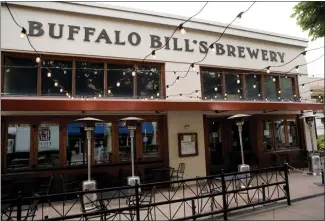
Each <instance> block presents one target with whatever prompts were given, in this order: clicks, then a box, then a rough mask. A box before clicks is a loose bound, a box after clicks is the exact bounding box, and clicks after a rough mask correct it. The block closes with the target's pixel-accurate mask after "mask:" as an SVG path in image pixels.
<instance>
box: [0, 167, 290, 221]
mask: <svg viewBox="0 0 325 221" xmlns="http://www.w3.org/2000/svg"><path fill="white" fill-rule="evenodd" d="M282 200H286V201H287V204H288V205H290V191H289V180H288V166H287V164H285V165H284V166H281V167H272V168H265V169H258V170H251V171H249V172H236V173H227V174H226V173H221V174H218V175H215V176H207V177H197V178H193V179H184V180H179V181H168V182H160V183H149V184H141V185H139V184H136V185H135V186H124V187H116V188H107V189H98V190H96V191H79V192H70V193H62V194H51V195H45V196H33V197H24V198H21V197H18V198H17V199H10V200H2V202H1V204H2V205H1V216H2V220H18V221H20V220H136V221H140V220H189V219H192V220H197V219H200V218H205V219H206V218H207V217H211V216H215V215H218V214H219V215H220V216H223V218H224V219H225V220H227V216H228V214H229V213H230V212H232V211H235V210H243V209H245V208H248V207H254V208H256V207H259V206H262V205H264V204H269V203H274V202H278V201H282Z"/></svg>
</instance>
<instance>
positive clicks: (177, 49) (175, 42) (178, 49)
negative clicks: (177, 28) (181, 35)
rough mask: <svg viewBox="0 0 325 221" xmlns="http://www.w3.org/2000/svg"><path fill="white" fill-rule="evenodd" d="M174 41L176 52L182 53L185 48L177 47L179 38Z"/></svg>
mask: <svg viewBox="0 0 325 221" xmlns="http://www.w3.org/2000/svg"><path fill="white" fill-rule="evenodd" d="M173 40H174V51H182V50H183V48H179V47H178V46H177V40H178V39H177V38H173Z"/></svg>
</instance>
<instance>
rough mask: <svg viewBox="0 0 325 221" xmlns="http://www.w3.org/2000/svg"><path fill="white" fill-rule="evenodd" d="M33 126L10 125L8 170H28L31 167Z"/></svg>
mask: <svg viewBox="0 0 325 221" xmlns="http://www.w3.org/2000/svg"><path fill="white" fill-rule="evenodd" d="M30 135H31V126H30V125H28V124H27V125H26V124H9V126H8V147H7V169H8V170H10V169H26V168H28V165H29V153H30Z"/></svg>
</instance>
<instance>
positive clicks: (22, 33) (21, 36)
mask: <svg viewBox="0 0 325 221" xmlns="http://www.w3.org/2000/svg"><path fill="white" fill-rule="evenodd" d="M26 33H27V31H26V29H25V28H24V27H23V28H22V29H21V32H20V38H24V37H25V36H26Z"/></svg>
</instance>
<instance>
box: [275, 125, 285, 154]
mask: <svg viewBox="0 0 325 221" xmlns="http://www.w3.org/2000/svg"><path fill="white" fill-rule="evenodd" d="M274 127H275V133H276V142H277V146H278V148H285V147H286V139H285V124H284V120H275V121H274Z"/></svg>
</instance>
